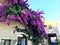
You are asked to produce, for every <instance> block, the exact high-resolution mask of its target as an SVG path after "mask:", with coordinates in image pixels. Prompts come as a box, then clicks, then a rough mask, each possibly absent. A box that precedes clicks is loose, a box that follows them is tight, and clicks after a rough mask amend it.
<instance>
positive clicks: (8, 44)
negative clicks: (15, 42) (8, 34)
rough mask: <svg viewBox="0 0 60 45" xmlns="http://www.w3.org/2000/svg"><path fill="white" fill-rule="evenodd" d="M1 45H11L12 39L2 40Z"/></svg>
mask: <svg viewBox="0 0 60 45" xmlns="http://www.w3.org/2000/svg"><path fill="white" fill-rule="evenodd" d="M1 45H11V39H1Z"/></svg>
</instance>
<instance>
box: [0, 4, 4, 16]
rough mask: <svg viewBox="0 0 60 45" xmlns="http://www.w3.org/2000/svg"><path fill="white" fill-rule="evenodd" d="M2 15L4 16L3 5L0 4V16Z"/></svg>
mask: <svg viewBox="0 0 60 45" xmlns="http://www.w3.org/2000/svg"><path fill="white" fill-rule="evenodd" d="M3 15H4V11H3V5H2V4H0V16H3Z"/></svg>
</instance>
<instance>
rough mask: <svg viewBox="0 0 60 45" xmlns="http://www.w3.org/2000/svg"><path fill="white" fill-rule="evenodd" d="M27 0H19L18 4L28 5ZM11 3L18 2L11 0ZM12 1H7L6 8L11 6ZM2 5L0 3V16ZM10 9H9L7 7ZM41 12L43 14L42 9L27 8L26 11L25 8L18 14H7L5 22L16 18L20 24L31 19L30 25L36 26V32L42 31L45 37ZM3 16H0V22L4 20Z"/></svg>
mask: <svg viewBox="0 0 60 45" xmlns="http://www.w3.org/2000/svg"><path fill="white" fill-rule="evenodd" d="M27 1H28V0H19V3H20V5H22V6H24V7H28V6H29V5H28V3H27ZM13 4H18V0H13ZM13 4H12V2H8V3H7V6H8V8H11V6H13ZM3 8H4V6H3V5H0V17H1V16H3V15H4V10H3ZM9 10H10V9H9ZM41 14H44V12H43V10H42V11H40V12H38V11H33V10H32V9H29V10H28V11H26V10H21V12H20V14H17V15H16V14H7V16H6V17H5V18H7V19H8V21H7V24H8V25H10V24H11V22H12V20H17V21H19V23H21V24H26V25H28V24H29V21H31V25H33V26H34V27H37V28H36V29H37V31H38V33H39V34H40V33H42V34H41V35H42V36H43V37H46V38H47V34H46V32H45V28H44V23H43V21H42V17H41ZM5 18H0V22H4V21H5Z"/></svg>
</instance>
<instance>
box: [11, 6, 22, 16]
mask: <svg viewBox="0 0 60 45" xmlns="http://www.w3.org/2000/svg"><path fill="white" fill-rule="evenodd" d="M10 11H11V12H12V13H13V14H16V15H18V14H19V13H20V12H21V6H19V5H14V6H13V7H12V8H10Z"/></svg>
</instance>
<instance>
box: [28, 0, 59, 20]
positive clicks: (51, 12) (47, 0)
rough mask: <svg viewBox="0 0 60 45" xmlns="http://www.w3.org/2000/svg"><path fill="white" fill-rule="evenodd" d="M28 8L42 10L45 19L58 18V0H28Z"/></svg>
mask: <svg viewBox="0 0 60 45" xmlns="http://www.w3.org/2000/svg"><path fill="white" fill-rule="evenodd" d="M28 3H29V5H30V6H29V8H32V9H33V10H36V11H37V10H38V9H39V10H44V12H45V14H44V15H43V16H44V17H45V19H46V20H49V21H59V20H60V0H28Z"/></svg>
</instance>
